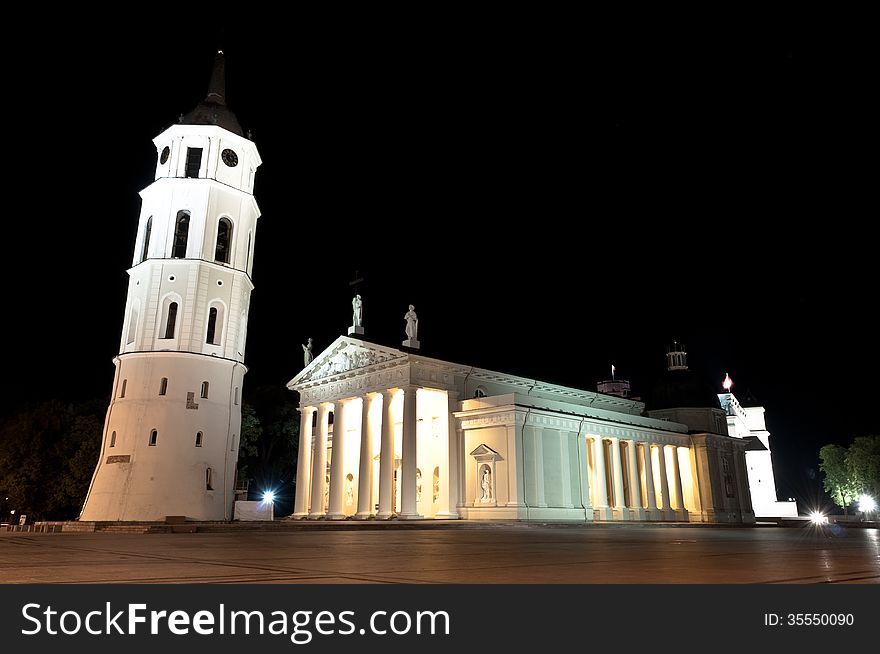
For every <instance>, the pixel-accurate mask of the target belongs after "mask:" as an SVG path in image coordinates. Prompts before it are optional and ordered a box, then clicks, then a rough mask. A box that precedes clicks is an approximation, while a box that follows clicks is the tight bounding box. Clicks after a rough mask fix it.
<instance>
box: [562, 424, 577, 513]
mask: <svg viewBox="0 0 880 654" xmlns="http://www.w3.org/2000/svg"><path fill="white" fill-rule="evenodd" d="M569 458H570V457H569V452H568V432H567V431H565V430H564V429H560V430H559V462H560V466H561V467H562V470H561V472H562V475H561V479H562V506H563V508H566V509H571V508H574V504H572V503H571V464H570V462H569Z"/></svg>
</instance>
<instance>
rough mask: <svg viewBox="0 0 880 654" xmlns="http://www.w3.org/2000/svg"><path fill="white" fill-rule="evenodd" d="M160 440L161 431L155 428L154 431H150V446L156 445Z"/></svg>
mask: <svg viewBox="0 0 880 654" xmlns="http://www.w3.org/2000/svg"><path fill="white" fill-rule="evenodd" d="M158 440H159V432H157V431H156V430H155V429H154V430H153V431H151V432H150V446H151V447H152V446H153V445H155V444H156V443H157V442H158Z"/></svg>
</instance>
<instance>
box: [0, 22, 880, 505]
mask: <svg viewBox="0 0 880 654" xmlns="http://www.w3.org/2000/svg"><path fill="white" fill-rule="evenodd" d="M340 11H341V10H340ZM398 18H400V17H398ZM230 22H235V21H230ZM754 24H755V25H759V24H761V21H757V20H756V21H755V23H754ZM161 25H162V26H161V27H159V26H155V27H154V26H152V25H148V24H141V25H138V26H128V27H126V28H125V30H124V31H110V30H105V29H103V28H99V27H98V26H97V24H96V25H95V27H93V28H81V29H78V30H73V29H68V28H66V27H62V26H59V27H56V28H53V27H47V28H45V29H44V30H42V31H40V32H39V33H38V34H34V35H33V39H34V44H33V49H32V51H31V56H27V55H26V53H22V56H21V61H18V62H16V65H15V66H11V67H10V71H9V78H8V79H7V82H6V90H7V94H6V95H7V102H6V108H7V110H8V111H12V113H13V116H12V117H11V118H10V119H8V121H9V122H8V123H7V129H8V137H9V139H10V140H11V141H12V142H13V143H12V144H10V145H8V146H7V147H8V148H9V149H10V150H14V151H15V152H16V153H17V154H16V157H15V158H14V160H15V161H16V165H18V164H20V165H21V166H22V167H21V169H20V171H19V174H18V175H17V182H16V184H17V186H18V191H19V195H18V202H19V204H18V208H14V207H15V205H13V206H8V207H7V224H9V223H11V224H12V225H11V230H12V232H11V233H12V238H11V239H10V241H7V242H6V243H5V245H6V248H7V251H10V250H11V251H12V254H13V257H14V258H13V259H11V261H13V262H14V263H13V264H12V265H10V266H9V267H7V271H8V272H7V275H8V277H7V287H8V288H9V289H10V290H11V297H9V300H8V302H9V303H8V304H7V308H8V311H6V312H4V313H5V316H4V317H5V319H4V320H3V321H2V322H3V323H4V326H3V330H4V333H6V334H7V336H6V337H5V339H4V342H5V343H6V344H7V348H8V349H9V351H11V368H12V375H11V376H10V377H9V379H10V380H11V382H12V383H11V387H10V388H8V389H7V391H8V392H7V393H6V397H5V399H4V405H5V407H9V406H14V404H15V403H16V402H18V401H21V400H27V399H37V398H45V397H52V396H54V397H74V398H76V397H90V396H101V395H103V394H106V393H109V390H110V386H111V383H112V378H113V366H112V362H111V359H112V357H113V355H114V354H115V353H116V348H117V346H118V342H119V334H120V330H121V326H122V320H123V315H122V314H123V307H124V302H125V289H126V279H127V276H126V273H125V270H126V268H127V267H128V266H129V265H130V262H131V256H132V249H133V246H134V238H135V229H136V225H137V217H138V210H139V206H140V201H139V198H138V195H137V192H138V190H139V189H141V188H143V187H145V186H147V185H148V184H149V183H150V182H151V181H152V175H153V171H154V166H155V157H156V152H155V149H154V147H153V145H152V138H153V137H154V136H156V135H157V134H159V133H160V132H161V131H162V130H163V129H165V128H166V127H168V126H169V125H171V124H172V123H174V122H176V120H177V116H178V115H179V114H180V113H186V112H188V111H189V110H190V109H192V107H194V106H195V105H196V104H197V103H198V102H199V101H200V100H201V99H202V98H203V97H204V94H205V91H206V87H207V82H208V77H209V74H210V67H211V63H212V59H213V52H214V50H215V49H216V48H217V45H218V43H220V42H221V41H222V47H223V48H224V50H225V52H226V55H227V99H228V102H229V105H230V107H231V108H232V109H233V110H234V111H235V112H236V114H237V116H238V118H239V120H240V122H241V123H242V125H243V126H244V128H245V129H251V130H252V133H253V138H254V140H255V142H256V143H257V146H258V148H259V150H260V153H261V155H262V158H263V162H264V163H263V166H262V167H261V168H260V169H259V171H258V173H257V181H256V191H255V194H256V198H257V201H258V203H259V205H260V207H261V210H262V217H261V218H260V221H259V229H258V231H257V233H256V244H255V248H256V249H255V263H254V283H255V285H256V289H255V291H254V293H253V296H252V306H251V312H250V328H249V336H248V345H247V348H248V349H247V355H246V363H247V364H248V366H249V367H250V373H249V375H248V380H247V381H248V384H249V385H250V387H251V388H253V387H255V386H256V385H260V384H283V383H285V382H286V381H287V380H288V379H290V378H291V377H292V376H293V375H294V374H295V373H296V372H297V371H298V370H299V368H300V367H301V365H302V356H301V355H302V351H301V348H300V343H303V342H305V339H306V338H307V337H309V336H311V337H312V338H314V339H315V343H316V348H317V349H318V350H320V349H321V348H322V347H323V346H326V345H327V344H329V343H330V342H331V341H332V340H333V339H334V338H335V337H336V336H338V335H339V334H340V333H343V332H344V330H345V328H346V326H347V325H348V321H349V320H350V310H351V309H350V300H351V293H350V289H349V287H348V281H349V280H350V279H352V277H353V275H354V272H355V270H358V271H360V273H361V274H362V275H364V276H365V277H366V282H365V284H364V286H363V289H362V294H363V296H364V320H365V327H366V330H367V333H368V335H369V336H370V337H371V338H374V339H375V340H376V341H378V342H382V343H386V344H390V345H399V343H400V341H401V340H402V339H403V338H404V332H403V326H404V321H403V314H404V313H405V311H406V307H407V304H408V303H413V304H415V306H416V309H417V311H418V313H419V318H420V331H419V334H420V340H421V341H422V344H423V352H424V354H426V355H429V356H436V357H439V358H446V359H450V360H453V361H457V362H461V363H468V364H474V365H480V366H483V367H488V368H493V369H497V370H501V371H505V372H512V373H516V374H520V375H523V376H533V377H537V378H540V379H544V380H547V381H552V382H558V383H562V384H568V385H573V386H578V387H581V388H587V389H593V388H595V383H596V381H597V380H599V379H603V378H605V377H607V376H608V371H609V369H610V365H611V364H612V363H614V364H615V365H616V366H617V369H618V374H619V376H622V377H625V378H628V379H630V380H631V381H632V382H633V385H634V391H635V392H636V393H637V394H638V393H642V392H645V391H646V389H648V388H649V387H650V385H651V383H652V381H653V380H654V379H655V378H656V377H657V375H658V374H659V373H661V372H662V371H663V369H664V366H665V357H664V353H665V348H666V346H667V345H668V344H669V343H670V342H671V341H672V339H673V338H675V339H678V340H679V341H681V342H684V343H685V344H686V345H687V348H688V350H689V354H690V356H689V361H690V364H691V367H692V368H693V369H695V370H697V371H698V372H699V373H700V374H702V375H704V376H705V377H706V379H707V380H710V381H711V382H712V383H715V384H717V385H718V390H721V389H720V382H721V380H722V379H723V377H724V374H725V373H726V372H729V373H730V375H731V376H732V378H733V379H734V381H735V382H736V384H737V386H736V387H735V388H734V391H735V392H740V393H744V392H745V390H746V389H749V390H751V392H752V393H753V394H754V395H755V396H756V398H757V399H758V400H759V401H760V402H761V403H762V404H763V405H764V406H765V407H766V408H767V420H768V424H769V429H770V431H771V433H772V435H773V438H774V440H773V446H774V450H775V452H776V457H777V477H778V480H779V485H780V494H781V495H782V496H783V497H785V496H788V495H789V494H791V495H795V494H796V495H797V496H798V498H799V499H801V500H802V501H806V500H808V499H814V498H815V494H816V490H815V477H814V476H815V466H816V460H817V452H818V447H819V446H820V445H821V444H823V443H825V442H843V443H846V442H849V441H850V440H851V439H852V438H853V437H855V436H858V435H864V434H867V433H877V432H878V431H880V425H878V421H880V420H878V417H877V412H876V409H875V404H876V403H874V402H873V401H872V400H871V399H870V398H871V396H870V392H871V382H872V381H873V379H872V378H873V376H874V375H875V374H876V372H875V371H877V370H878V363H880V361H878V359H880V357H878V348H877V345H876V335H877V331H878V330H877V327H876V321H875V319H874V317H873V312H874V311H875V310H876V307H877V289H876V283H875V282H876V278H877V275H876V268H875V254H874V251H875V250H876V237H873V236H870V234H871V233H872V232H873V231H874V230H872V229H870V226H871V224H872V223H873V222H874V221H876V216H875V214H876V208H872V207H875V205H876V203H875V202H871V203H868V202H867V201H866V200H865V195H866V193H865V189H867V188H872V187H873V185H874V184H875V182H874V180H873V179H871V180H870V182H871V186H869V185H868V184H869V179H868V170H870V167H869V159H868V157H866V156H865V153H866V152H868V151H872V150H873V149H875V146H876V139H875V138H874V137H873V133H874V130H873V129H872V128H873V123H874V121H873V120H872V121H871V122H869V120H868V112H869V107H870V106H873V105H872V104H870V103H869V102H868V94H869V92H870V91H871V87H872V86H873V84H872V83H871V80H873V79H874V77H875V74H874V71H872V70H871V69H870V67H869V65H868V61H869V59H868V56H867V52H866V51H867V48H866V47H864V46H862V45H861V44H860V42H859V41H858V39H855V38H852V39H851V38H847V35H845V34H843V35H842V34H831V33H827V32H823V31H822V28H821V27H820V26H816V27H814V28H813V29H811V30H802V29H796V28H794V27H788V28H785V27H778V28H773V29H766V30H759V29H750V28H742V29H741V28H725V29H720V28H719V27H717V25H716V24H715V23H712V22H709V23H707V24H706V25H704V26H703V28H701V29H700V30H695V29H691V28H685V27H681V28H679V29H676V30H670V29H662V30H660V29H654V26H652V25H645V26H641V27H638V26H635V25H633V24H630V23H629V22H624V23H622V22H610V23H607V24H603V23H590V24H589V25H583V24H581V23H580V22H572V20H569V18H567V17H565V16H558V17H554V18H549V17H545V18H542V19H540V20H538V19H536V20H532V19H531V17H529V16H519V17H517V20H511V19H510V17H495V18H494V19H481V20H479V21H477V20H470V19H469V20H461V21H456V20H451V19H450V17H448V16H447V17H445V19H444V20H442V21H431V22H424V21H421V20H416V19H415V18H413V19H412V23H411V24H410V25H409V26H408V27H407V29H400V25H399V24H398V23H393V22H388V23H385V22H383V21H382V20H381V19H379V18H378V17H375V16H373V17H372V21H368V22H367V23H363V24H362V23H361V22H360V20H359V17H352V16H347V17H345V18H344V19H343V18H341V17H337V18H335V19H333V20H329V19H328V17H325V18H324V20H322V21H313V22H309V21H297V22H294V23H292V24H290V25H284V26H282V28H281V29H279V30H274V31H273V30H268V29H266V28H265V25H260V24H257V23H255V22H254V20H253V19H247V20H246V19H242V20H241V21H240V22H238V23H236V24H235V25H227V26H226V28H225V30H224V31H223V34H222V37H221V36H220V33H221V30H220V29H217V28H216V27H213V26H211V25H210V24H205V23H200V24H199V25H198V28H196V27H194V26H188V27H187V26H186V25H184V26H181V25H171V24H169V23H162V24H161ZM184 34H185V36H183V35H184ZM872 118H873V117H872ZM869 125H870V128H869ZM872 142H873V145H871V143H872ZM22 212H23V213H22ZM15 214H17V215H18V217H17V218H13V216H14V215H15Z"/></svg>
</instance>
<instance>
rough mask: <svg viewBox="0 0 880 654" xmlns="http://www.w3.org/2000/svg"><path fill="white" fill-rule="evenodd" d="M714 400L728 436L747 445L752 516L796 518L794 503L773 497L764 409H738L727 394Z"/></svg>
mask: <svg viewBox="0 0 880 654" xmlns="http://www.w3.org/2000/svg"><path fill="white" fill-rule="evenodd" d="M718 400H719V401H720V402H721V406H722V407H724V410H725V413H726V414H727V430H728V432H729V433H730V435H731V436H733V437H735V438H741V439H745V440H747V441H749V445H748V447H747V448H746V468H747V470H748V476H749V490H750V492H751V496H752V506H753V507H754V509H755V515H756V516H757V517H777V518H778V517H788V518H790V517H796V516H797V514H798V510H797V502H794V501H790V502H780V501H779V500H778V498H777V495H776V478H775V476H774V474H773V459H772V453H771V451H770V432H768V431H767V425H766V424H765V422H764V407H762V406H742V405H741V404H740V403H739V401H738V400H737V399H736V397H735V396H734V394H733V393H730V392H728V393H720V394H719V395H718Z"/></svg>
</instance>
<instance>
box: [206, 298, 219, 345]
mask: <svg viewBox="0 0 880 654" xmlns="http://www.w3.org/2000/svg"><path fill="white" fill-rule="evenodd" d="M216 336H217V307H211V309H210V310H209V311H208V335H207V338H206V339H205V340H206V341H207V342H208V343H210V344H211V345H216V342H215V341H214V338H215V337H216Z"/></svg>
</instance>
